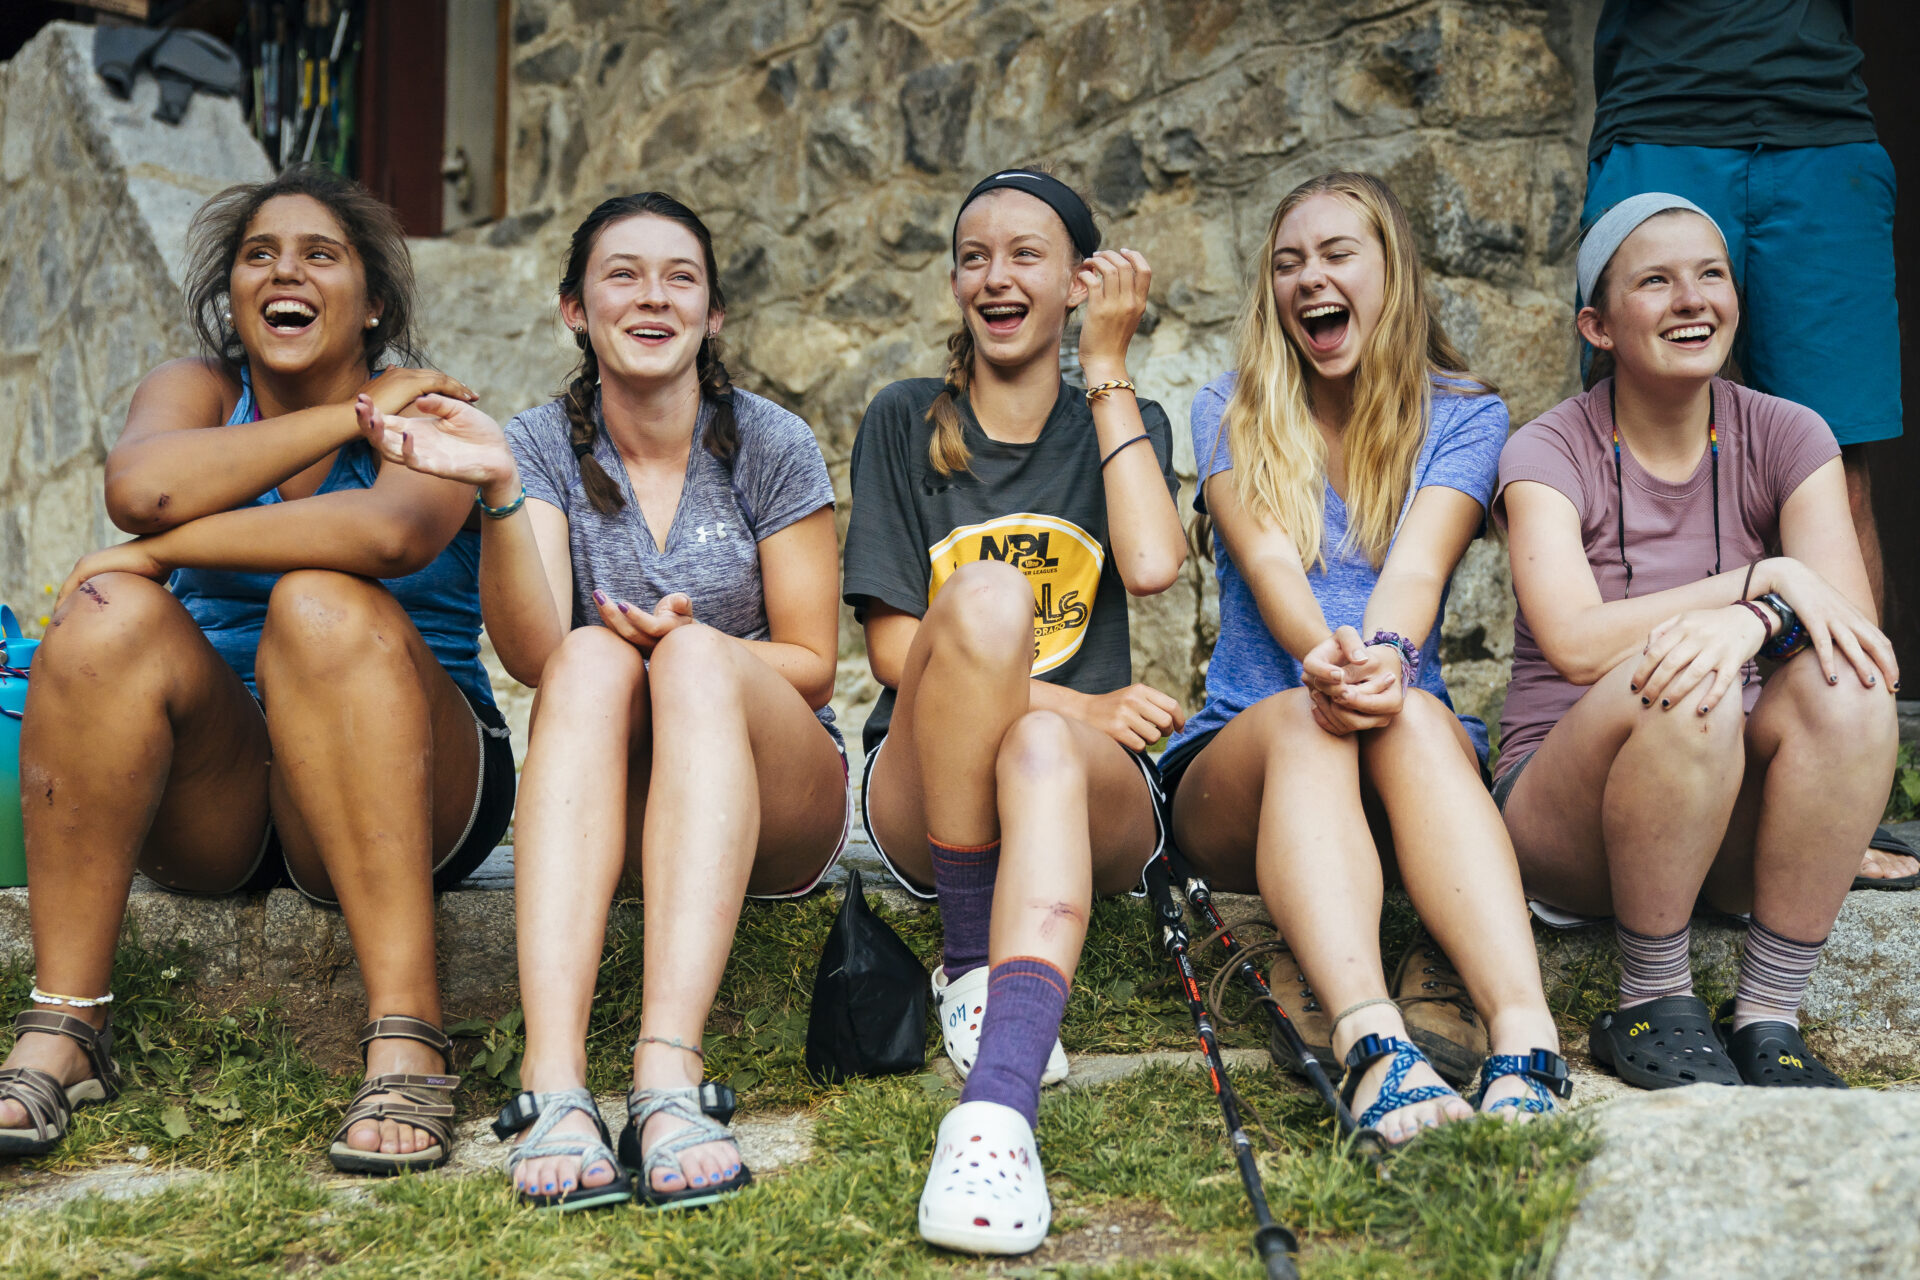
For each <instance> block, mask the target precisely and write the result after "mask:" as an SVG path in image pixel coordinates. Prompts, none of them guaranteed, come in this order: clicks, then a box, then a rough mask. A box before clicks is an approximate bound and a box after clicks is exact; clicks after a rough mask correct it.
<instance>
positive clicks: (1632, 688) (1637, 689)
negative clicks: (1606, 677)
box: [1627, 680, 1640, 693]
mask: <svg viewBox="0 0 1920 1280" xmlns="http://www.w3.org/2000/svg"><path fill="white" fill-rule="evenodd" d="M1627 692H1628V693H1638V692H1640V686H1639V685H1637V684H1634V683H1633V682H1632V681H1631V680H1629V681H1628V682H1627Z"/></svg>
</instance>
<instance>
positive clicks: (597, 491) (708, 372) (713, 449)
mask: <svg viewBox="0 0 1920 1280" xmlns="http://www.w3.org/2000/svg"><path fill="white" fill-rule="evenodd" d="M642 215H651V216H653V217H656V218H665V219H667V220H668V221H669V222H677V223H679V224H680V225H681V226H683V227H685V228H686V229H687V230H688V231H690V232H692V233H693V238H694V239H696V240H698V241H699V242H700V251H701V253H702V255H703V256H704V257H705V258H706V269H707V309H708V310H709V311H710V312H711V311H724V310H726V306H727V303H726V297H725V295H724V294H722V293H721V291H720V270H719V266H718V264H717V263H716V262H715V261H714V256H713V234H712V233H711V232H710V231H708V230H707V224H706V223H704V222H702V221H700V217H699V215H698V214H696V213H694V211H693V210H691V209H689V208H687V206H685V205H684V204H681V203H680V202H679V201H678V200H675V199H674V198H673V197H672V196H670V195H667V194H666V193H665V192H662V191H641V192H638V193H636V194H633V195H625V196H615V197H613V198H612V199H610V200H603V201H601V202H600V204H599V205H598V206H597V207H596V208H595V209H594V211H593V212H592V213H590V214H588V215H587V219H586V221H585V222H582V223H581V224H580V225H579V226H578V227H576V228H575V229H574V232H573V240H572V243H571V244H570V245H569V247H568V249H567V265H566V270H565V272H564V273H563V274H562V275H561V277H560V290H559V292H560V297H561V298H563V299H565V300H568V301H572V302H576V303H577V302H581V301H582V300H583V299H582V297H581V293H582V289H583V288H584V281H585V278H586V274H587V259H588V258H590V257H592V256H593V246H594V244H595V243H596V242H597V241H598V240H599V239H600V233H601V232H602V231H605V230H606V229H607V228H608V227H609V226H611V225H613V224H614V223H616V222H619V221H621V220H623V219H626V218H635V217H640V216H642ZM573 341H574V345H575V346H577V347H579V348H580V366H579V368H578V369H576V370H575V371H574V375H573V379H572V380H571V381H570V382H568V384H567V389H566V391H565V392H564V393H563V395H562V396H561V403H562V405H563V406H564V407H565V408H566V411H567V424H568V432H567V436H568V441H569V443H570V444H571V445H572V446H573V456H574V459H575V460H576V461H577V462H578V463H579V465H580V484H581V487H582V488H584V489H585V490H586V493H587V501H589V502H591V503H592V504H593V509H594V510H595V511H598V512H600V513H601V514H602V515H611V514H613V513H614V512H616V511H618V510H619V509H620V508H621V507H623V506H625V505H626V498H625V497H623V496H622V495H621V493H620V486H619V485H617V484H615V483H614V480H613V477H612V476H609V475H608V474H607V470H606V468H605V467H603V466H601V465H600V460H599V459H598V458H595V457H594V456H593V446H594V441H595V439H596V438H597V437H598V436H599V434H600V417H599V414H598V413H597V412H596V411H595V410H596V404H595V402H596V401H597V399H598V398H599V388H600V359H599V357H598V356H596V355H595V354H594V351H593V342H592V340H591V339H589V338H588V336H587V334H586V332H585V330H584V329H583V330H581V331H579V332H576V333H575V334H574V335H573ZM721 356H722V349H721V345H720V339H718V338H715V337H712V336H708V337H704V338H702V339H701V340H700V352H699V354H698V355H697V356H696V357H695V363H694V371H695V373H696V374H697V375H698V377H699V379H700V394H701V396H702V397H703V398H704V399H707V400H710V401H712V402H713V409H714V412H713V418H712V420H711V421H710V422H709V423H708V424H707V430H706V436H705V440H706V446H707V452H709V453H711V454H712V455H713V456H714V457H716V458H718V459H720V461H722V462H724V463H726V464H728V466H729V467H731V466H732V464H733V460H734V455H735V454H737V453H738V452H739V449H740V429H739V425H738V423H737V422H736V420H735V418H734V414H733V380H732V379H731V378H730V377H729V376H728V375H727V366H726V364H725V363H724V362H723V361H722V359H721Z"/></svg>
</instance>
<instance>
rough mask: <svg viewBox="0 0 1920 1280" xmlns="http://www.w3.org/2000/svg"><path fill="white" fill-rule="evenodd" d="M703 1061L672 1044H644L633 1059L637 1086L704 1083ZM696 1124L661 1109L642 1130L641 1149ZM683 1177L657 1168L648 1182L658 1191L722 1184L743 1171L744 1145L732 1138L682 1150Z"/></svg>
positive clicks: (648, 1149)
mask: <svg viewBox="0 0 1920 1280" xmlns="http://www.w3.org/2000/svg"><path fill="white" fill-rule="evenodd" d="M700 1069H701V1061H700V1059H699V1058H696V1057H695V1056H694V1055H693V1054H691V1053H688V1052H686V1051H685V1050H682V1049H676V1048H674V1047H673V1046H671V1045H663V1044H643V1045H641V1046H640V1052H638V1053H636V1054H635V1055H634V1059H633V1083H634V1088H636V1089H686V1088H693V1087H696V1086H698V1085H699V1083H700ZM692 1127H693V1126H692V1125H690V1124H688V1123H687V1122H686V1121H685V1120H682V1119H680V1118H679V1117H677V1116H673V1115H670V1114H668V1113H667V1112H664V1111H657V1112H655V1113H654V1114H653V1115H652V1116H650V1117H648V1119H647V1123H646V1125H645V1127H644V1128H642V1129H641V1130H640V1150H641V1151H643V1152H651V1151H652V1150H653V1149H654V1147H655V1146H656V1145H657V1144H659V1143H661V1142H663V1141H665V1140H666V1139H668V1138H670V1137H671V1136H672V1135H674V1134H676V1133H679V1132H680V1131H681V1130H683V1129H690V1128H692ZM680 1168H681V1169H682V1170H683V1171H685V1174H686V1177H685V1178H684V1179H683V1178H682V1177H681V1176H680V1175H679V1174H676V1173H675V1172H674V1171H673V1170H672V1168H671V1167H669V1168H665V1169H655V1170H654V1171H653V1175H652V1177H651V1178H649V1179H648V1184H647V1185H649V1186H651V1187H652V1188H653V1189H654V1190H655V1191H687V1190H693V1191H701V1190H705V1189H707V1188H709V1187H714V1186H718V1185H719V1184H720V1183H723V1182H725V1181H726V1180H727V1179H729V1178H732V1177H734V1176H735V1175H736V1174H738V1173H739V1172H740V1149H739V1148H738V1147H736V1146H734V1145H733V1143H732V1142H730V1141H725V1140H722V1141H719V1142H703V1143H701V1144H700V1145H699V1146H697V1147H689V1148H688V1149H687V1150H685V1151H682V1152H681V1153H680Z"/></svg>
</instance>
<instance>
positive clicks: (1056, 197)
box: [952, 169, 1100, 259]
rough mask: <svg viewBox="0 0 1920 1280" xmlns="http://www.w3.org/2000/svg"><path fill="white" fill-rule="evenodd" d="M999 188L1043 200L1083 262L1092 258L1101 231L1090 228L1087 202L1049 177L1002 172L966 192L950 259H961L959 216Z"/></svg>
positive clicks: (1032, 172) (955, 223)
mask: <svg viewBox="0 0 1920 1280" xmlns="http://www.w3.org/2000/svg"><path fill="white" fill-rule="evenodd" d="M1002 187H1007V188H1010V189H1012V190H1014V191H1024V192H1026V193H1027V194H1028V195H1030V196H1033V197H1034V198H1035V199H1038V200H1044V201H1046V202H1047V205H1048V207H1049V208H1051V209H1052V210H1053V211H1054V212H1055V213H1057V214H1059V215H1060V221H1062V222H1064V223H1066V225H1067V238H1068V239H1070V240H1072V241H1073V247H1074V248H1075V249H1076V250H1078V251H1079V253H1080V256H1081V257H1083V258H1091V257H1092V256H1093V255H1094V252H1095V251H1096V250H1098V249H1099V248H1100V228H1098V227H1096V226H1094V225H1093V210H1091V209H1089V208H1087V202H1086V201H1085V200H1082V199H1081V198H1080V197H1079V196H1078V195H1076V194H1075V193H1074V190H1073V188H1072V187H1070V186H1068V185H1067V184H1066V183H1064V182H1062V181H1060V179H1058V178H1056V177H1054V176H1053V175H1052V174H1050V173H1041V172H1040V171H1039V170H1037V169H1002V170H1000V172H998V173H995V174H991V175H989V176H988V177H985V178H982V179H981V180H980V181H979V182H978V183H977V184H976V185H975V186H974V188H973V190H971V191H969V192H967V198H966V199H965V200H962V201H961V202H960V213H956V214H954V215H953V246H952V247H953V256H954V257H955V258H956V259H958V258H959V256H960V214H962V213H965V212H966V211H967V206H968V205H970V204H972V203H973V202H974V201H975V200H978V199H979V198H980V197H981V196H983V195H985V194H987V192H989V191H998V190H999V189H1001V188H1002Z"/></svg>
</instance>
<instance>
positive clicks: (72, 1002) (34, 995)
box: [27, 986, 113, 1009]
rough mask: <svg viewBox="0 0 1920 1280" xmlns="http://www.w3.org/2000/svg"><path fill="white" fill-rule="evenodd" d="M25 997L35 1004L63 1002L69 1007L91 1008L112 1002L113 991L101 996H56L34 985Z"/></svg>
mask: <svg viewBox="0 0 1920 1280" xmlns="http://www.w3.org/2000/svg"><path fill="white" fill-rule="evenodd" d="M27 999H29V1000H31V1001H33V1002H34V1003H35V1004H63V1005H66V1006H67V1007H68V1008H70V1009H93V1008H98V1007H99V1006H100V1005H103V1004H112V1003H113V992H111V991H109V992H107V994H105V995H103V996H56V995H52V994H50V993H48V992H45V991H42V990H41V989H40V988H39V987H37V986H36V987H34V989H33V990H32V991H29V992H28V993H27Z"/></svg>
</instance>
